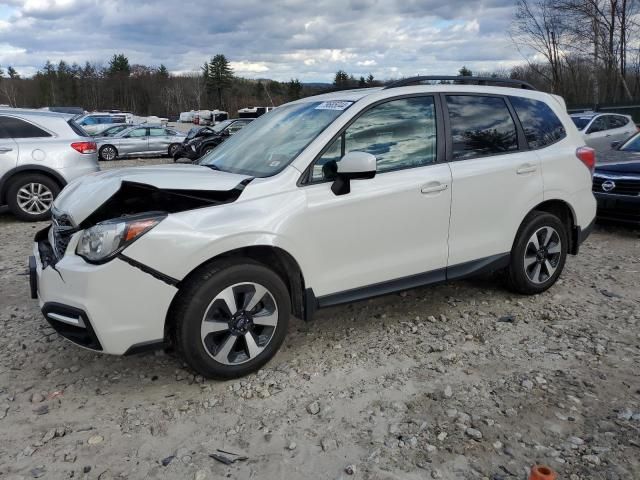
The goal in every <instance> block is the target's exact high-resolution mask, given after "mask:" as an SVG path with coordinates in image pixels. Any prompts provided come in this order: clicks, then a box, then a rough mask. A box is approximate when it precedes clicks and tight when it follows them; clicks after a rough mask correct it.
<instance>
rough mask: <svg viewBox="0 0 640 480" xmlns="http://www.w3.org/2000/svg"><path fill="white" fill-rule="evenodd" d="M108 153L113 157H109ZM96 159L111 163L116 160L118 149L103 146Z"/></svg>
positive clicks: (111, 146)
mask: <svg viewBox="0 0 640 480" xmlns="http://www.w3.org/2000/svg"><path fill="white" fill-rule="evenodd" d="M110 152H113V156H111V153H110ZM105 157H107V158H105ZM98 158H99V159H100V160H102V161H103V162H111V161H113V160H117V159H118V149H117V148H116V147H114V146H113V145H104V146H103V147H100V151H99V152H98Z"/></svg>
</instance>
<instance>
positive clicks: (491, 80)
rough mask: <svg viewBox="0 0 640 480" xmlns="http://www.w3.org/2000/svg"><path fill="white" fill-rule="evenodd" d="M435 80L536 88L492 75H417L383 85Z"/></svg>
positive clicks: (391, 86) (396, 85) (405, 84)
mask: <svg viewBox="0 0 640 480" xmlns="http://www.w3.org/2000/svg"><path fill="white" fill-rule="evenodd" d="M436 81H453V82H455V83H456V84H476V85H490V84H492V83H499V84H503V85H504V86H505V87H513V88H523V89H525V90H537V89H536V88H535V87H534V86H533V85H531V84H530V83H527V82H523V81H522V80H514V79H511V78H493V77H468V76H461V75H457V76H441V75H436V76H418V77H409V78H401V79H400V80H396V81H395V82H391V83H390V84H389V85H386V86H385V87H384V90H386V89H388V88H397V87H405V86H407V85H412V84H414V83H421V82H436Z"/></svg>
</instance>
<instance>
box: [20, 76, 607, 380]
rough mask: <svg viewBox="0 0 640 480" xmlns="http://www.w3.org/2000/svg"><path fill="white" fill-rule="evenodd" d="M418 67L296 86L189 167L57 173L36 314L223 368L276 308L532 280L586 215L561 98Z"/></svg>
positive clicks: (580, 152)
mask: <svg viewBox="0 0 640 480" xmlns="http://www.w3.org/2000/svg"><path fill="white" fill-rule="evenodd" d="M433 80H434V78H433V77H417V78H412V79H405V80H401V81H398V82H395V83H393V84H390V85H388V86H386V87H385V88H371V89H362V90H354V91H340V92H334V93H330V94H326V95H320V96H316V97H310V98H304V99H302V100H298V101H295V102H292V103H289V104H286V105H283V106H281V107H278V108H277V109H275V110H273V111H272V112H270V113H268V114H266V115H264V116H262V117H260V118H259V119H257V120H256V121H254V122H252V123H251V124H250V125H249V126H247V127H246V128H245V129H243V130H241V131H240V132H239V133H237V134H236V135H234V136H233V137H231V138H230V139H229V140H227V141H226V142H224V143H223V144H222V145H221V146H219V147H218V148H216V149H215V150H213V151H212V152H210V153H209V154H207V155H206V156H205V157H203V158H202V159H201V160H200V161H199V164H198V165H166V166H153V167H139V168H128V169H121V170H110V171H105V172H100V173H96V174H92V175H89V176H86V177H84V178H82V179H80V180H78V181H75V182H73V183H71V184H69V185H68V186H67V187H66V188H65V189H64V190H63V191H62V193H61V194H60V196H59V197H58V198H57V200H56V201H55V204H54V209H53V219H52V224H51V226H50V227H48V228H46V229H45V230H43V231H41V232H39V233H38V234H37V235H36V238H35V247H34V255H33V257H31V258H30V270H31V275H30V278H31V293H32V295H33V296H34V298H35V297H37V298H38V299H39V302H40V305H41V308H42V312H43V314H44V316H45V318H46V319H47V320H48V321H49V322H50V324H51V325H52V326H53V328H55V329H56V330H57V331H58V332H59V333H60V334H62V335H63V336H65V337H66V338H68V339H69V340H71V341H73V342H75V343H77V344H79V345H81V346H83V347H86V348H90V349H93V350H98V351H103V352H106V353H112V354H126V353H132V352H139V351H142V350H145V349H147V348H153V347H156V346H158V345H163V344H167V343H169V344H173V345H174V346H175V348H176V349H177V351H178V352H179V353H180V354H181V355H182V356H183V358H184V359H185V360H186V361H187V362H188V364H189V365H190V366H191V367H192V368H193V369H194V370H196V371H197V372H199V373H200V374H202V375H204V376H205V377H216V378H232V377H238V376H241V375H244V374H247V373H249V372H251V371H254V370H256V369H258V368H259V367H260V366H262V365H263V364H265V363H266V362H267V361H268V360H269V359H270V358H271V357H272V356H273V355H274V354H275V353H276V351H277V350H278V348H279V347H280V345H281V344H282V341H283V339H284V337H285V334H286V332H287V325H288V322H289V317H290V315H295V316H297V317H299V318H302V319H304V320H308V319H310V318H311V317H312V315H313V313H314V311H315V310H316V309H318V308H322V307H327V306H330V305H337V304H341V303H347V302H354V301H357V300H361V299H364V298H368V297H372V296H376V295H383V294H388V293H390V292H396V291H399V290H404V289H409V288H413V287H417V286H419V285H427V284H435V283H440V282H446V281H450V280H455V279H459V278H464V277H468V276H471V275H475V274H478V273H480V272H487V271H494V270H499V271H502V272H504V277H505V279H506V283H507V285H508V286H509V287H510V288H512V289H513V290H514V291H516V292H519V293H522V294H536V293H540V292H542V291H544V290H546V289H547V288H549V287H550V286H551V285H553V284H554V282H555V281H556V280H557V278H558V276H559V275H560V273H561V272H562V269H563V266H564V264H565V260H566V256H567V254H576V253H577V252H578V248H579V246H580V243H581V242H582V241H583V240H584V239H585V238H586V236H587V235H588V234H589V232H590V230H591V228H592V225H593V221H594V216H595V211H596V202H595V199H594V197H593V195H592V193H591V175H592V171H593V167H594V163H595V156H594V152H593V150H592V149H590V148H588V147H585V146H584V140H583V139H582V137H581V136H580V134H579V133H578V131H577V129H576V127H575V125H574V124H573V122H572V121H571V119H570V118H569V116H568V114H567V112H566V110H565V106H564V102H563V101H562V99H561V98H559V97H555V96H552V95H549V94H546V93H541V92H538V91H535V90H534V89H533V88H532V87H530V86H529V85H527V84H524V83H522V82H517V81H513V80H511V81H510V80H498V79H484V80H483V79H478V78H472V79H466V80H465V79H460V78H455V79H452V78H451V77H438V78H437V79H436V80H439V81H440V83H438V84H433V83H430V84H424V82H425V81H426V82H432V81H433ZM447 81H449V83H447ZM472 82H475V83H477V84H470V83H472ZM497 84H499V85H500V86H496V85H497Z"/></svg>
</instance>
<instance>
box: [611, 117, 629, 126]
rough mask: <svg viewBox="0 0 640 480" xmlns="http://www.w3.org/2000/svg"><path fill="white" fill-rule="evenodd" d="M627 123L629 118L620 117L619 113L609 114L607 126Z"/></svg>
mask: <svg viewBox="0 0 640 480" xmlns="http://www.w3.org/2000/svg"><path fill="white" fill-rule="evenodd" d="M627 123H629V119H628V118H626V117H621V116H619V115H610V116H609V128H622V127H624V126H625V125H626V124H627Z"/></svg>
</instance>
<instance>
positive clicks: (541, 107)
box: [509, 97, 567, 148]
mask: <svg viewBox="0 0 640 480" xmlns="http://www.w3.org/2000/svg"><path fill="white" fill-rule="evenodd" d="M509 100H510V101H511V105H513V108H514V109H515V111H516V115H518V118H519V119H520V124H521V125H522V128H523V129H524V135H525V137H526V139H527V143H528V144H529V148H542V147H546V146H547V145H551V144H552V143H555V142H557V141H558V140H562V139H563V138H564V137H566V136H567V132H566V131H565V129H564V126H563V125H562V122H561V121H560V119H559V118H558V117H557V116H556V114H555V113H553V110H551V108H550V107H549V105H547V104H546V103H544V102H540V101H538V100H532V99H530V98H522V97H509Z"/></svg>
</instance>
